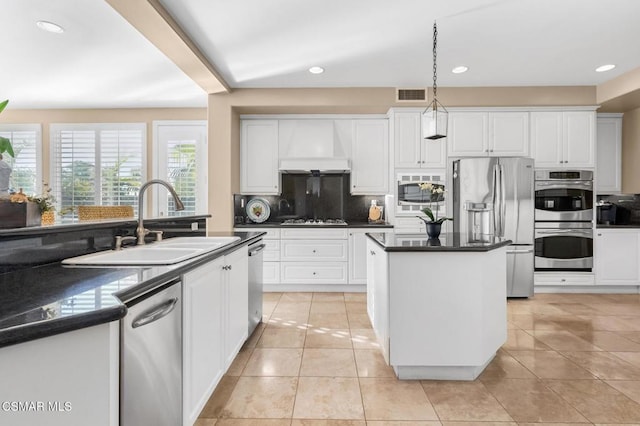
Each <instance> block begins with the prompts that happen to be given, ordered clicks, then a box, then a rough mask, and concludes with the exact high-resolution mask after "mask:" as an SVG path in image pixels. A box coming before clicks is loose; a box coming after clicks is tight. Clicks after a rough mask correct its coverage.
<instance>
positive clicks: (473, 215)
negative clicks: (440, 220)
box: [464, 202, 493, 243]
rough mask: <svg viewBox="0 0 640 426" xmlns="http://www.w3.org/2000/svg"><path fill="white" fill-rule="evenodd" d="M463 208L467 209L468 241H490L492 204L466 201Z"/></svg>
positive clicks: (491, 236)
mask: <svg viewBox="0 0 640 426" xmlns="http://www.w3.org/2000/svg"><path fill="white" fill-rule="evenodd" d="M464 209H465V210H466V211H467V238H468V240H469V242H473V243H481V242H489V241H492V239H493V228H492V226H491V217H492V215H491V213H492V212H493V206H492V205H491V204H489V203H471V202H467V203H465V204H464Z"/></svg>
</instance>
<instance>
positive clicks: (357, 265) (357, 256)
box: [349, 229, 372, 284]
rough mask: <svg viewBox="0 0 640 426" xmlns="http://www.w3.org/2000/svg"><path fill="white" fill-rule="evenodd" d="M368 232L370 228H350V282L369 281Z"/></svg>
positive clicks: (362, 282)
mask: <svg viewBox="0 0 640 426" xmlns="http://www.w3.org/2000/svg"><path fill="white" fill-rule="evenodd" d="M367 232H372V230H370V229H349V284H366V283H367V236H366V235H365V234H366V233H367Z"/></svg>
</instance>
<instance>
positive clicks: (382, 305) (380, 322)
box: [367, 238, 389, 364]
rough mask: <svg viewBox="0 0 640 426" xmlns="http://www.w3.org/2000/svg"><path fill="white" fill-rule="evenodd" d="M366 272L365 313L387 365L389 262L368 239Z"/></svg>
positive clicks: (385, 254) (378, 247)
mask: <svg viewBox="0 0 640 426" xmlns="http://www.w3.org/2000/svg"><path fill="white" fill-rule="evenodd" d="M367 271H370V272H371V273H369V274H368V275H367V312H369V319H370V320H371V324H372V325H373V329H374V331H375V333H376V338H377V339H378V343H379V344H380V346H381V347H382V353H383V355H384V359H385V361H386V362H387V364H388V363H389V262H388V257H387V253H386V252H385V251H384V250H383V249H382V248H381V247H380V246H379V245H378V244H376V243H375V242H373V241H372V240H371V239H370V238H367ZM370 305H371V306H370ZM371 313H373V315H372V314H371Z"/></svg>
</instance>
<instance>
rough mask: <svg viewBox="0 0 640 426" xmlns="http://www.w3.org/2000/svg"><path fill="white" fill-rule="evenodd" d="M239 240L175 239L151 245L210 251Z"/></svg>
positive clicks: (236, 238) (228, 238)
mask: <svg viewBox="0 0 640 426" xmlns="http://www.w3.org/2000/svg"><path fill="white" fill-rule="evenodd" d="M239 240H240V237H176V238H171V239H168V240H164V241H161V242H159V243H153V244H154V245H156V246H157V247H172V248H198V249H204V250H207V251H211V250H216V249H218V248H221V247H224V246H227V245H229V244H231V243H234V242H236V241H239Z"/></svg>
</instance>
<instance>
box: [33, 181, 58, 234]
mask: <svg viewBox="0 0 640 426" xmlns="http://www.w3.org/2000/svg"><path fill="white" fill-rule="evenodd" d="M27 199H28V200H29V201H31V202H33V203H36V204H37V205H38V208H39V209H40V214H41V223H42V225H53V223H54V222H55V216H54V211H55V209H56V208H55V205H54V202H55V198H54V197H53V195H51V188H50V187H49V184H48V183H43V184H42V194H40V195H33V196H30V197H27Z"/></svg>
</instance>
